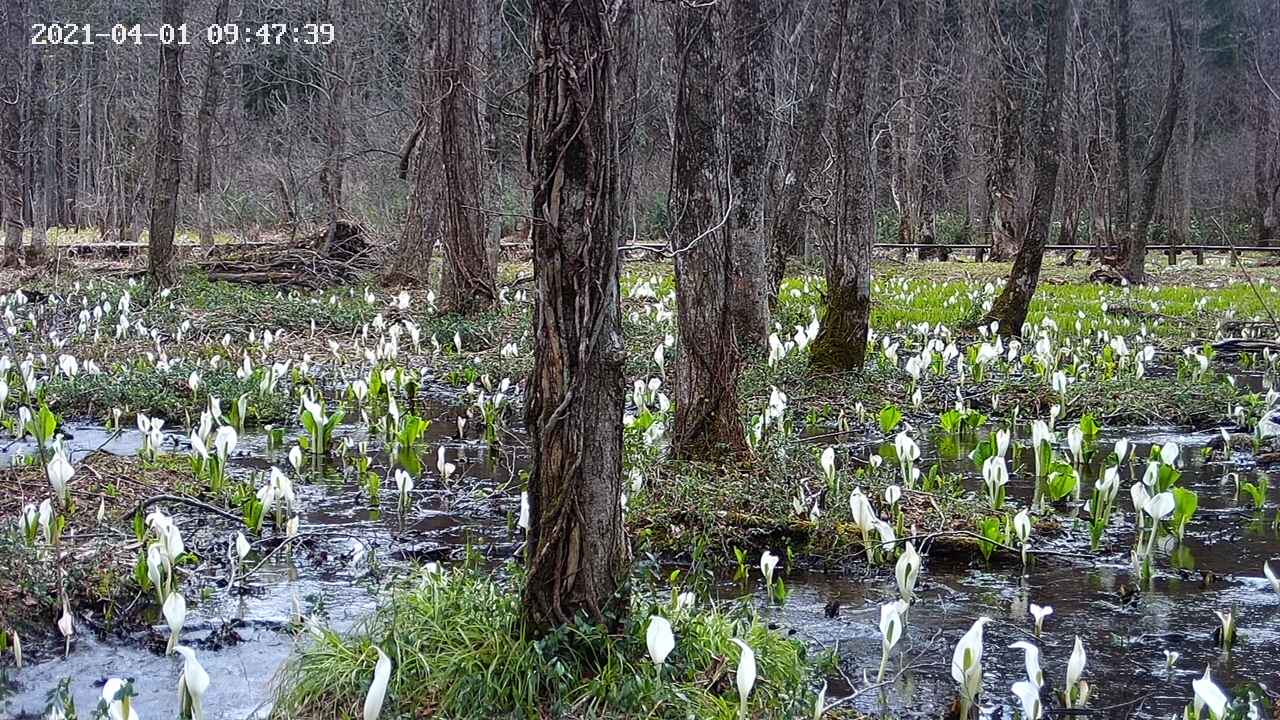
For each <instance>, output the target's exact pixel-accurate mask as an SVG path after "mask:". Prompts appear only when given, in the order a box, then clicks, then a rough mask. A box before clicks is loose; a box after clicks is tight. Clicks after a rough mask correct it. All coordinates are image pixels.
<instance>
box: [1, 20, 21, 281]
mask: <svg viewBox="0 0 1280 720" xmlns="http://www.w3.org/2000/svg"><path fill="white" fill-rule="evenodd" d="M0 7H2V8H3V12H4V18H3V20H4V24H3V26H0V30H2V31H3V33H4V35H3V38H2V39H3V42H0V98H2V101H0V207H2V208H3V210H2V211H0V216H3V223H4V264H5V265H6V266H17V265H19V264H21V262H22V258H21V253H22V231H23V205H24V203H23V197H24V195H25V192H24V191H23V188H22V174H23V173H22V117H21V113H20V110H19V107H18V104H19V102H21V100H22V62H21V59H20V56H19V51H20V49H21V48H22V47H24V46H25V45H26V43H25V41H24V39H23V32H24V20H23V18H22V9H23V8H22V3H18V2H6V3H4V4H3V5H2V6H0Z"/></svg>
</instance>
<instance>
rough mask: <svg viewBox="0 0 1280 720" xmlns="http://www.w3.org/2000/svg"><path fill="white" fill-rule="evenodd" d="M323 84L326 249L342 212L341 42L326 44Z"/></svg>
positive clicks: (344, 58)
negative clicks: (326, 80) (325, 102)
mask: <svg viewBox="0 0 1280 720" xmlns="http://www.w3.org/2000/svg"><path fill="white" fill-rule="evenodd" d="M327 56H328V57H327V58H326V65H327V70H328V72H327V73H326V77H327V78H328V82H327V84H326V88H325V89H326V91H327V96H328V97H327V98H326V99H327V101H328V106H327V108H326V109H325V121H324V133H325V140H326V143H325V144H326V153H325V159H324V164H323V165H322V166H321V168H320V193H321V194H322V195H323V196H324V201H325V225H326V229H325V242H324V251H325V252H328V250H329V247H330V245H332V243H333V241H334V237H335V235H336V234H337V231H338V219H339V217H340V216H341V215H342V183H343V175H344V173H345V165H346V146H347V95H348V91H349V88H348V85H349V84H350V78H349V77H348V72H349V70H350V68H349V65H350V55H349V51H348V49H347V48H345V47H344V46H343V44H342V43H338V42H335V43H333V44H331V45H329V46H328V50H327Z"/></svg>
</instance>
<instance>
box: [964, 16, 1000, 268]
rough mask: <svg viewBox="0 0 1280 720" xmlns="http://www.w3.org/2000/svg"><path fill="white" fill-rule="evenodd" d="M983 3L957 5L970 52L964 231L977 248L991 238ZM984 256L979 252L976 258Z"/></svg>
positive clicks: (966, 81) (988, 45)
mask: <svg viewBox="0 0 1280 720" xmlns="http://www.w3.org/2000/svg"><path fill="white" fill-rule="evenodd" d="M985 6H986V3H985V0H962V2H961V3H960V11H961V13H962V15H961V21H960V22H961V29H962V31H963V33H964V34H963V38H964V44H965V46H966V47H968V48H972V52H973V54H972V56H971V57H969V58H968V59H967V61H966V62H965V64H964V74H963V78H964V84H965V87H966V88H967V89H968V92H964V93H962V94H961V96H962V100H961V105H962V107H963V110H964V121H965V132H966V134H967V137H966V138H965V145H966V146H967V147H966V148H965V150H966V151H965V152H964V153H963V154H962V155H961V159H962V161H963V162H964V177H965V228H966V230H967V231H968V239H967V242H970V243H973V244H978V243H979V242H980V241H979V239H980V238H982V239H983V240H981V242H985V241H986V240H985V239H986V238H990V237H991V193H990V189H989V187H988V185H987V176H988V172H989V169H988V165H989V164H990V157H991V149H992V147H994V145H995V142H994V138H993V137H992V136H993V133H992V132H991V129H990V126H989V124H988V123H987V121H986V118H985V117H984V113H983V111H984V107H983V103H982V102H981V100H982V98H984V97H989V93H990V91H989V90H986V89H985V88H988V87H989V86H990V83H991V67H990V64H991V63H990V53H991V42H990V39H991V34H990V33H989V32H987V31H986V30H985V28H986V26H987V22H986V9H985ZM983 255H984V253H983V251H982V249H979V250H978V252H977V253H976V256H977V257H979V258H981V257H982V256H983Z"/></svg>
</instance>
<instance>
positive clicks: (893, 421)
mask: <svg viewBox="0 0 1280 720" xmlns="http://www.w3.org/2000/svg"><path fill="white" fill-rule="evenodd" d="M876 420H878V421H879V422H880V432H882V433H884V434H885V435H888V434H889V433H891V432H893V431H894V430H896V429H898V423H900V422H902V411H901V410H899V409H898V406H897V405H885V406H884V407H883V408H881V410H880V413H879V414H878V415H876Z"/></svg>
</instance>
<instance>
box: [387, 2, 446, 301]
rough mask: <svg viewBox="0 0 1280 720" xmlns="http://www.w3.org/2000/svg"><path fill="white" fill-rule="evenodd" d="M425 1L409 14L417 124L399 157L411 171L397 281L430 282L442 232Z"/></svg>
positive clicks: (433, 36)
mask: <svg viewBox="0 0 1280 720" xmlns="http://www.w3.org/2000/svg"><path fill="white" fill-rule="evenodd" d="M428 10H429V8H428V3H427V2H425V1H424V2H422V3H420V5H419V7H418V11H417V12H416V13H414V14H413V15H412V16H411V22H413V27H412V28H411V29H412V33H413V36H414V37H417V38H420V42H418V43H415V44H413V46H412V52H413V67H414V74H413V82H412V88H413V98H414V104H415V106H416V116H417V118H418V125H417V127H416V128H415V129H414V131H413V134H412V135H411V136H410V138H409V141H408V143H407V144H406V146H405V148H404V151H403V155H402V156H401V159H400V177H401V179H404V178H406V177H410V176H411V178H410V185H409V202H408V210H407V213H406V216H405V222H404V229H403V230H402V231H401V233H400V236H399V237H398V238H397V239H396V245H395V247H394V248H393V249H392V252H391V253H390V257H389V258H388V260H389V262H388V266H387V274H386V279H387V281H388V282H392V283H397V284H418V285H426V286H429V285H430V284H431V258H432V255H433V254H434V250H435V246H436V242H437V240H439V236H440V202H441V199H440V184H439V182H438V179H439V178H438V176H439V171H438V168H439V167H440V143H439V142H436V141H435V138H437V137H439V128H440V117H439V105H440V104H439V102H438V98H437V93H436V86H435V82H434V81H433V72H432V71H433V69H434V66H435V62H436V60H435V53H436V41H437V35H438V33H436V32H434V30H433V29H432V28H429V27H428V26H427V23H428V22H434V19H433V18H431V17H430V15H429V12H428Z"/></svg>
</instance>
